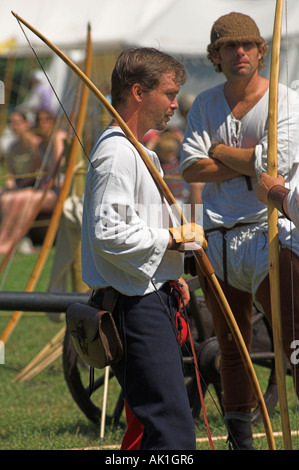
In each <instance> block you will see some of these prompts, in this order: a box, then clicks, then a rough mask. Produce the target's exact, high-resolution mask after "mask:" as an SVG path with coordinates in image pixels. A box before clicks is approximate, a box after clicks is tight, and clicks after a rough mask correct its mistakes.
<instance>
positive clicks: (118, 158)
mask: <svg viewBox="0 0 299 470" xmlns="http://www.w3.org/2000/svg"><path fill="white" fill-rule="evenodd" d="M145 150H146V152H147V154H148V155H149V157H150V158H151V160H152V162H153V163H154V164H155V166H156V167H157V169H158V170H159V172H160V173H161V175H162V169H161V166H160V162H159V159H158V157H157V155H156V154H155V153H154V152H150V151H149V150H148V149H146V148H145ZM90 162H91V163H92V165H91V164H89V167H88V171H87V176H86V187H85V193H84V207H83V220H82V279H83V281H84V282H85V283H86V284H87V285H88V286H89V287H91V288H93V289H97V288H100V287H106V286H112V287H114V288H115V289H117V290H118V291H119V292H122V293H123V294H126V295H144V294H147V293H150V292H153V290H154V286H153V283H154V285H155V286H156V288H159V287H161V286H162V285H163V284H164V283H165V282H166V281H168V280H171V279H178V278H179V277H180V276H181V275H182V272H183V255H182V254H181V253H179V252H177V251H171V250H167V244H168V242H169V231H168V228H169V226H171V225H172V224H174V223H175V222H170V221H169V217H170V212H169V206H168V204H167V203H166V202H165V201H164V199H163V198H162V196H161V194H160V192H159V190H158V189H157V186H156V184H155V182H154V180H153V178H152V176H151V175H150V172H149V170H148V169H147V167H146V166H145V163H144V162H143V160H142V159H141V156H140V155H139V154H138V152H137V150H136V149H135V147H134V146H133V145H132V144H131V143H130V142H129V140H128V139H127V138H126V136H125V135H124V133H123V131H122V130H121V129H120V128H119V127H116V126H110V127H108V128H107V129H106V130H105V131H104V132H103V133H102V134H101V135H100V136H99V138H98V140H97V142H96V143H95V145H94V148H93V150H92V153H91V157H90Z"/></svg>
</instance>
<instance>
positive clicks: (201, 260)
mask: <svg viewBox="0 0 299 470" xmlns="http://www.w3.org/2000/svg"><path fill="white" fill-rule="evenodd" d="M12 14H13V15H14V16H15V18H16V19H17V20H18V21H19V22H21V23H23V24H24V25H25V26H26V27H27V28H28V29H29V30H31V31H32V32H33V33H34V34H35V35H36V36H38V37H39V38H40V39H41V40H42V41H43V42H44V43H45V44H47V45H48V46H49V47H50V49H52V51H54V52H55V53H56V54H57V55H58V56H59V57H60V58H61V59H62V60H63V61H64V62H65V63H66V64H67V65H68V66H69V67H70V68H71V69H72V70H73V72H74V73H75V74H76V75H77V76H79V77H80V78H81V80H82V81H83V82H84V83H85V85H86V86H87V87H88V88H89V89H90V91H91V92H92V93H93V94H94V95H95V96H96V98H97V99H98V100H99V101H100V102H101V103H102V105H103V106H104V107H105V108H106V110H107V111H108V112H109V113H110V115H111V116H112V118H113V119H114V120H115V121H116V122H117V123H118V125H119V126H120V128H121V129H122V130H123V132H124V133H125V134H126V136H127V138H128V139H129V140H130V142H131V143H132V145H134V147H135V148H136V150H137V151H138V153H139V154H140V156H141V158H142V160H143V161H144V163H145V165H146V166H147V168H148V170H149V171H150V173H151V175H152V177H153V179H154V181H155V182H156V184H157V186H158V187H159V189H160V191H161V192H162V194H163V196H164V197H165V199H166V200H167V201H168V203H169V204H170V205H171V206H172V207H174V208H175V209H176V211H177V212H178V213H179V215H180V219H181V222H182V223H185V222H186V220H185V217H184V215H183V213H182V212H181V210H180V209H179V206H178V204H177V203H176V200H175V198H174V197H173V195H172V193H171V192H170V190H169V188H168V186H167V185H166V183H165V181H164V180H163V178H162V177H161V175H160V173H159V172H158V170H157V168H156V167H155V166H154V164H153V163H152V162H151V160H150V159H149V157H148V155H147V153H146V152H145V150H144V148H143V147H142V145H141V144H140V143H139V142H138V140H137V139H136V138H135V136H134V134H133V133H132V132H131V130H130V129H129V128H128V126H127V125H126V124H125V122H124V121H123V120H122V118H121V117H120V116H119V114H118V113H117V112H116V110H115V109H114V108H113V107H112V105H111V104H110V103H109V101H108V100H107V99H106V98H105V96H104V95H103V94H102V93H101V92H100V90H98V88H97V87H96V86H95V85H94V84H93V83H92V81H91V80H90V79H89V78H88V77H87V76H86V74H84V73H83V72H82V70H80V68H79V67H77V66H76V64H74V63H73V62H72V61H71V60H70V59H69V58H68V57H67V56H66V55H65V54H64V53H63V52H62V51H61V50H60V49H58V47H56V46H55V45H54V44H53V43H52V42H51V41H49V40H48V39H47V38H45V36H43V35H42V34H41V33H40V32H39V31H37V30H36V29H35V28H33V26H31V25H30V24H29V23H27V21H25V20H24V19H22V18H21V17H20V16H18V15H17V14H16V13H14V12H12ZM194 256H195V259H196V261H197V262H198V264H199V266H200V268H201V270H202V272H203V274H204V275H205V276H206V277H207V280H208V282H209V284H210V285H211V287H212V289H213V292H214V294H215V296H216V298H217V300H218V302H219V304H220V306H221V309H222V311H223V313H224V315H225V318H226V320H227V322H228V325H229V327H230V329H231V332H232V335H233V337H234V339H235V341H236V344H237V346H238V348H239V351H240V354H241V357H242V359H243V362H244V365H245V368H246V370H247V373H248V375H249V378H250V380H251V382H252V386H253V390H254V393H255V397H256V400H257V403H258V406H259V408H260V413H261V417H262V420H263V424H264V427H265V431H266V435H267V441H268V446H269V449H271V450H275V448H276V447H275V441H274V436H273V432H272V427H271V422H270V419H269V415H268V411H267V408H266V405H265V401H264V397H263V395H262V392H261V389H260V386H259V383H258V380H257V377H256V374H255V371H254V368H253V365H252V361H251V358H250V355H249V353H248V350H247V348H246V345H245V342H244V340H243V337H242V334H241V332H240V330H239V327H238V325H237V322H236V321H235V319H234V315H233V313H232V311H231V309H230V306H229V304H228V302H227V300H226V298H225V296H224V294H223V292H222V289H221V286H220V284H219V282H218V280H217V278H216V275H215V273H214V270H213V268H212V266H211V264H210V262H209V260H208V258H207V256H206V254H205V253H204V255H203V256H201V255H199V253H197V252H196V251H194Z"/></svg>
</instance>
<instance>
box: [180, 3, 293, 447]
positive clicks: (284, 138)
mask: <svg viewBox="0 0 299 470" xmlns="http://www.w3.org/2000/svg"><path fill="white" fill-rule="evenodd" d="M266 51H267V48H266V44H265V41H264V39H263V37H262V36H261V35H260V31H259V29H258V27H257V25H256V23H255V22H254V21H253V19H252V18H250V17H249V16H247V15H244V14H241V13H234V12H233V13H229V14H227V15H224V16H222V17H221V18H219V19H218V20H217V21H216V22H215V23H214V25H213V27H212V31H211V41H210V44H209V46H208V57H209V59H210V60H211V62H212V64H213V66H214V68H215V71H216V72H217V73H223V74H224V76H225V78H226V81H225V82H224V83H222V84H220V85H218V86H216V87H214V88H212V89H209V90H206V91H204V92H203V93H201V94H200V95H199V96H198V97H197V98H196V99H195V101H194V104H193V106H192V108H191V110H190V112H189V115H188V125H187V129H186V133H185V139H184V142H183V147H182V159H181V173H182V175H183V177H184V179H185V180H186V181H187V182H189V183H192V182H197V181H199V182H203V183H205V186H204V189H203V193H202V200H203V212H204V214H203V221H204V229H205V234H206V239H207V241H208V248H207V255H208V257H209V260H210V261H211V264H212V266H213V268H214V270H215V273H216V275H217V277H218V279H219V282H220V284H221V286H222V288H223V290H224V292H225V294H226V297H227V300H228V302H229V304H230V306H231V309H232V311H233V313H234V316H235V318H236V320H237V322H238V324H239V328H240V330H241V332H242V334H243V338H244V341H245V343H246V345H247V346H248V348H250V343H251V337H252V307H253V305H252V304H253V303H254V304H255V306H256V307H257V308H258V310H260V311H262V312H264V313H265V314H266V316H267V317H268V318H269V319H271V304H270V288H269V275H268V243H267V237H268V232H267V230H268V222H267V206H266V205H265V204H264V203H263V202H261V201H259V199H258V198H257V193H256V187H257V183H258V181H259V179H260V177H261V174H262V173H264V172H266V171H267V139H268V135H267V133H268V127H267V126H268V120H267V118H268V101H269V81H268V79H266V78H264V77H262V76H261V75H260V70H261V68H262V67H263V64H264V56H265V54H266ZM298 129H299V97H298V95H297V93H296V92H294V91H293V90H290V89H288V88H287V87H286V86H284V85H281V84H280V85H279V98H278V153H277V157H278V173H280V174H281V175H282V176H283V177H284V179H285V181H286V185H287V186H290V187H293V186H296V185H297V184H298V180H299V168H298V163H299V151H298ZM279 241H280V255H279V256H280V283H281V286H280V288H281V292H282V305H281V314H282V325H283V344H284V351H285V353H286V356H287V358H288V359H289V360H291V355H292V352H293V350H292V349H291V343H292V341H293V339H294V338H298V337H299V326H298V312H299V298H298V294H297V295H296V291H295V298H293V296H292V282H293V285H296V284H297V285H298V283H299V258H298V255H299V231H298V230H296V229H295V227H294V225H293V224H292V223H291V222H290V221H289V220H287V219H286V218H285V217H284V215H283V213H281V212H280V213H279ZM291 260H292V263H293V273H292V272H291V269H290V263H291ZM291 275H292V276H293V281H292V280H291ZM202 287H203V290H204V293H205V297H206V302H207V305H208V308H209V310H210V312H211V314H212V316H213V321H214V326H215V331H216V334H217V338H218V342H219V347H220V352H221V380H222V386H223V408H224V412H225V421H226V423H227V428H228V433H229V438H230V442H231V445H232V447H233V448H234V449H253V446H252V434H251V411H252V409H253V407H255V405H256V403H255V398H254V394H253V390H252V386H251V384H250V382H249V379H248V376H247V372H246V371H245V368H244V365H243V363H242V360H241V357H240V354H239V352H238V349H237V346H236V344H235V342H234V341H233V340H232V337H231V334H230V332H229V331H228V327H227V324H226V321H225V319H224V316H223V314H222V312H221V310H220V308H219V305H218V303H217V302H216V300H215V299H214V297H213V294H212V293H211V292H210V289H209V286H208V285H207V284H206V282H205V280H202ZM292 300H293V301H294V308H292V305H291V303H292ZM293 314H294V318H295V324H294V325H293V318H292V315H293ZM293 328H294V332H293V330H292V329H293ZM291 365H292V364H291ZM297 369H298V368H297ZM297 369H296V370H294V375H295V376H296V374H297V377H296V381H295V383H296V384H297V395H299V393H298V392H299V373H298V370H297Z"/></svg>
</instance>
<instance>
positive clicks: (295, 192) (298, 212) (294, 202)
mask: <svg viewBox="0 0 299 470" xmlns="http://www.w3.org/2000/svg"><path fill="white" fill-rule="evenodd" d="M287 207H288V211H289V215H290V219H291V220H292V221H293V222H294V224H295V226H296V228H297V230H299V186H296V187H295V188H293V189H292V190H291V191H290V192H289V194H288V195H287Z"/></svg>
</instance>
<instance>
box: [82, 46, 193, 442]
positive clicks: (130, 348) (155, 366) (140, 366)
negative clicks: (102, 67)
mask: <svg viewBox="0 0 299 470" xmlns="http://www.w3.org/2000/svg"><path fill="white" fill-rule="evenodd" d="M185 80H186V72H185V69H184V67H183V66H182V64H181V63H179V62H178V61H177V60H176V59H174V58H173V57H171V56H170V55H168V54H165V53H163V52H161V51H158V50H156V49H152V48H130V49H127V50H125V51H123V52H122V53H121V55H120V56H119V58H118V60H117V62H116V65H115V67H114V70H113V72H112V80H111V84H112V88H111V96H112V104H113V105H114V106H115V108H116V111H117V112H118V113H119V115H120V116H121V118H122V119H123V120H124V122H125V123H126V124H127V126H128V127H129V128H130V130H131V132H132V133H133V134H134V136H135V137H136V139H137V140H138V141H139V142H141V141H142V138H143V136H144V134H145V133H146V132H148V131H149V130H150V129H157V130H163V129H165V128H166V125H167V122H168V121H169V120H170V117H171V116H173V114H174V112H175V110H176V109H177V108H178V104H177V94H178V93H179V90H180V85H181V84H183V83H184V82H185ZM144 149H145V151H146V152H147V154H148V157H149V158H150V159H151V161H152V162H153V164H154V165H155V166H156V168H157V169H158V171H160V172H161V166H160V162H159V159H158V156H157V155H156V154H155V153H154V152H152V151H150V150H148V149H146V148H145V147H144ZM161 174H162V172H161ZM170 220H172V222H171V223H170V222H169V221H170ZM171 224H174V225H171ZM175 225H176V222H175V221H174V220H173V215H172V213H171V211H170V210H169V206H168V204H167V203H166V202H165V201H164V199H163V196H162V195H161V193H160V191H159V189H158V188H157V186H156V184H155V182H154V180H153V178H152V176H151V174H150V173H149V171H148V169H147V167H146V165H145V164H144V162H143V161H142V159H141V157H140V155H139V154H138V152H137V150H136V148H135V147H134V146H133V145H132V143H131V142H130V141H129V140H128V139H127V138H126V136H125V134H124V132H123V131H122V130H121V128H120V127H119V125H118V123H117V122H115V121H112V122H111V123H110V125H109V126H108V127H107V129H105V130H104V131H103V133H102V134H101V135H100V136H99V138H98V140H97V141H96V143H95V145H94V148H93V151H92V154H91V157H90V165H89V168H88V171H87V177H86V189H85V195H84V209H83V223H82V272H83V276H82V277H83V281H84V282H85V283H86V284H87V285H88V286H90V287H91V288H92V289H94V298H95V299H96V301H97V303H98V305H99V307H100V306H101V302H102V299H103V294H104V290H105V289H107V288H108V287H109V286H110V287H113V289H114V290H115V291H116V292H117V293H118V297H117V303H116V306H115V309H114V312H113V315H114V318H115V321H116V324H117V326H118V329H119V332H120V336H121V338H122V340H123V347H124V355H123V358H122V360H121V362H119V363H117V364H113V365H112V368H113V371H114V373H115V375H116V377H117V379H118V381H119V383H120V385H121V387H122V390H123V394H124V398H125V402H126V405H127V407H128V408H127V411H128V412H130V411H131V412H132V413H133V416H135V417H136V418H137V420H138V422H137V420H136V421H135V423H137V424H138V423H140V424H141V425H142V426H143V428H142V430H143V432H142V438H141V443H140V447H139V439H138V448H140V449H174V450H179V449H180V450H184V449H185V450H186V449H190V450H192V449H193V450H194V449H195V431H194V423H193V419H192V415H191V410H190V405H189V400H188V396H187V391H186V386H185V382H184V373H183V368H182V360H181V351H180V346H179V342H178V337H177V335H178V333H177V330H176V322H175V318H176V314H177V311H178V298H177V294H180V292H179V291H180V286H179V284H181V286H182V287H181V299H182V300H184V301H185V302H188V299H189V292H188V288H187V285H186V283H185V282H184V281H183V280H182V279H181V278H180V276H181V275H182V273H183V259H182V257H183V254H182V253H180V251H182V250H184V249H185V248H184V247H183V244H182V242H185V241H188V240H190V241H191V240H198V241H199V240H200V239H201V241H202V230H200V228H199V227H197V229H198V233H197V232H196V233H192V234H190V236H188V237H187V238H186V237H185V238H184V237H183V238H178V236H177V233H179V232H180V230H178V231H176V230H174V229H173V227H174V226H175ZM184 227H185V226H184ZM185 228H188V224H187V227H185ZM198 248H199V249H200V246H198ZM179 278H180V282H179V283H178V282H177V280H178V279H179ZM178 289H179V290H178ZM131 417H132V416H131ZM133 421H134V419H133ZM138 429H140V427H139V426H138ZM132 439H133V438H132ZM128 446H129V444H127V447H126V448H128ZM134 448H135V447H134Z"/></svg>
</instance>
